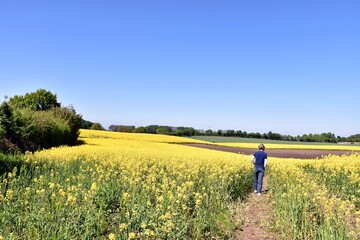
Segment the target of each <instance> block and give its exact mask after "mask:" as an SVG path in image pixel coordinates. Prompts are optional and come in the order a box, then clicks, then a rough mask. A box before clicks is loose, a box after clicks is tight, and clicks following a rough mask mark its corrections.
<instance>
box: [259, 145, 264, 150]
mask: <svg viewBox="0 0 360 240" xmlns="http://www.w3.org/2000/svg"><path fill="white" fill-rule="evenodd" d="M259 150H263V151H264V150H265V145H264V144H262V143H261V144H259Z"/></svg>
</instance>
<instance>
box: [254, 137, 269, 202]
mask: <svg viewBox="0 0 360 240" xmlns="http://www.w3.org/2000/svg"><path fill="white" fill-rule="evenodd" d="M251 162H252V163H253V164H254V193H255V194H257V195H261V190H262V181H263V178H264V173H265V168H266V164H267V154H266V152H265V146H264V144H260V145H259V151H257V152H255V153H254V154H253V155H252V156H251Z"/></svg>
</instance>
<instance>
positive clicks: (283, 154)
mask: <svg viewBox="0 0 360 240" xmlns="http://www.w3.org/2000/svg"><path fill="white" fill-rule="evenodd" d="M186 145H187V146H191V147H199V148H206V149H211V150H217V151H224V152H233V153H241V154H246V155H250V154H253V153H254V152H255V151H257V149H253V148H237V147H226V146H218V145H210V144H196V143H192V144H186ZM266 153H267V154H268V155H269V156H270V157H278V158H301V159H313V158H320V157H322V156H325V155H329V154H335V155H343V154H351V151H340V150H311V149H266Z"/></svg>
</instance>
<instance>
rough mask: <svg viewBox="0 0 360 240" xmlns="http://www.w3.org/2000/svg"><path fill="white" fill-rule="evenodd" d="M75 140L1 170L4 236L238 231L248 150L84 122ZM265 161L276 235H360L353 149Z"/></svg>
mask: <svg viewBox="0 0 360 240" xmlns="http://www.w3.org/2000/svg"><path fill="white" fill-rule="evenodd" d="M80 140H81V142H82V143H83V144H82V145H78V146H73V147H57V148H52V149H49V150H43V151H40V152H35V153H34V154H31V153H27V154H26V155H25V156H18V157H17V158H20V160H21V162H22V164H17V165H16V167H15V168H13V169H12V170H11V171H8V172H3V173H1V174H2V175H1V179H0V236H1V237H2V238H4V239H207V238H208V239H211V238H212V239H227V238H235V237H236V235H235V234H234V233H235V232H236V231H237V229H239V228H241V226H239V225H237V224H236V223H234V222H233V221H232V215H233V214H234V212H233V211H232V208H231V206H233V205H234V203H237V202H240V203H241V202H246V201H247V199H248V196H249V194H251V192H252V177H253V172H252V164H251V162H250V161H249V155H243V154H235V153H228V152H220V151H211V150H208V149H201V148H193V147H188V146H185V145H184V144H188V143H197V144H199V143H204V141H201V140H196V139H189V138H179V137H173V136H164V135H149V134H129V133H114V132H105V131H91V130H81V134H80ZM229 144H235V145H236V144H238V143H229ZM252 144H254V143H252ZM309 146H311V145H309ZM344 147H345V146H344ZM350 147H351V146H350ZM3 158H6V157H5V156H3ZM8 158H9V159H7V161H10V162H11V161H14V159H12V157H8ZM20 160H17V161H20ZM269 164H270V166H269V167H268V169H267V173H266V175H267V176H268V185H269V189H268V190H269V191H268V193H267V194H268V195H267V196H268V197H269V198H270V199H271V200H272V201H271V204H272V205H271V206H269V207H270V209H271V216H272V218H271V219H272V222H271V226H272V227H271V231H272V232H274V233H276V234H277V235H278V236H279V238H283V239H358V238H359V237H360V236H359V232H360V212H359V210H360V189H359V185H360V155H359V154H357V153H353V154H351V155H346V156H345V155H344V156H335V155H330V156H327V157H325V158H323V159H318V160H312V161H309V160H298V159H291V158H287V159H280V158H270V163H269ZM261 197H263V196H260V198H261ZM236 213H237V214H238V215H239V217H240V218H241V212H239V211H237V212H236Z"/></svg>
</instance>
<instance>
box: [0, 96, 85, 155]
mask: <svg viewBox="0 0 360 240" xmlns="http://www.w3.org/2000/svg"><path fill="white" fill-rule="evenodd" d="M82 123H83V119H82V116H81V115H80V114H77V113H76V111H75V109H74V108H73V107H72V106H70V107H61V106H60V104H59V103H58V102H57V100H56V95H55V94H52V93H51V92H49V91H46V90H44V89H39V90H37V91H36V92H34V93H27V94H25V96H15V97H13V98H10V100H9V101H8V102H3V103H2V104H1V106H0V151H2V152H16V151H19V150H20V151H22V152H25V151H35V150H38V149H43V148H50V147H54V146H59V145H63V144H66V145H75V144H76V142H77V138H78V136H79V129H80V127H81V126H82Z"/></svg>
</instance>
